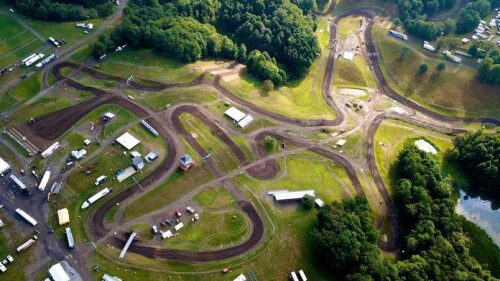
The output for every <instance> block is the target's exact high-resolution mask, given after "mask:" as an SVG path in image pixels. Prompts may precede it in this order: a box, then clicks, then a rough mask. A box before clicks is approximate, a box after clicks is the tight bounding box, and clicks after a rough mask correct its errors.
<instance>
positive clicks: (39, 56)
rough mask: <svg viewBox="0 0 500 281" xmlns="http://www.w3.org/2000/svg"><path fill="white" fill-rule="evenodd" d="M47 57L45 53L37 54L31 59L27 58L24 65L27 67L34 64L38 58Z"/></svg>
mask: <svg viewBox="0 0 500 281" xmlns="http://www.w3.org/2000/svg"><path fill="white" fill-rule="evenodd" d="M44 57H45V54H41V53H40V54H37V55H36V56H34V57H32V58H31V59H29V60H27V61H26V62H25V63H24V66H26V67H30V66H31V65H32V64H34V63H35V62H37V61H38V60H40V59H43V58H44Z"/></svg>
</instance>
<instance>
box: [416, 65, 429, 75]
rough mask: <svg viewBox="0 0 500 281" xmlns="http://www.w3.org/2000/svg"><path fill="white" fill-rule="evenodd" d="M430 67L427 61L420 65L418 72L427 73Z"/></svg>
mask: <svg viewBox="0 0 500 281" xmlns="http://www.w3.org/2000/svg"><path fill="white" fill-rule="evenodd" d="M428 68H429V67H428V66H427V64H425V63H424V64H421V65H420V66H419V68H418V73H420V74H424V73H426V72H427V69H428Z"/></svg>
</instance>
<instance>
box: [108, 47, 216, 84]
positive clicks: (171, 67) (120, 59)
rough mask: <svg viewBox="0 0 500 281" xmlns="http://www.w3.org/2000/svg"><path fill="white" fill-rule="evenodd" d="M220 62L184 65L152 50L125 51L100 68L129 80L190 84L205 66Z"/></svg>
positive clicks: (112, 57)
mask: <svg viewBox="0 0 500 281" xmlns="http://www.w3.org/2000/svg"><path fill="white" fill-rule="evenodd" d="M220 63H222V62H218V61H200V62H196V63H193V64H187V65H186V64H183V63H180V62H178V61H176V60H173V59H169V58H167V57H165V56H161V55H157V54H155V53H154V52H153V51H152V50H146V49H145V50H133V49H125V50H123V51H122V52H115V53H112V54H110V55H109V56H108V58H107V59H106V60H104V61H102V62H101V63H100V64H99V68H100V69H102V70H104V71H106V72H108V73H111V74H113V75H118V76H120V77H123V78H128V77H130V76H131V75H132V76H134V78H144V79H148V80H157V81H162V82H165V83H172V82H177V83H178V82H189V81H191V80H193V79H195V78H196V77H198V75H200V74H201V72H202V71H201V69H202V68H203V66H210V65H213V66H215V65H217V64H220Z"/></svg>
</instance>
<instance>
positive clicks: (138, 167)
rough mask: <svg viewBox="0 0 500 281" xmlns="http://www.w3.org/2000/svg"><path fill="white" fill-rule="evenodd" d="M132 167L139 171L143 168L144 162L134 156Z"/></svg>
mask: <svg viewBox="0 0 500 281" xmlns="http://www.w3.org/2000/svg"><path fill="white" fill-rule="evenodd" d="M132 165H134V168H135V169H136V170H137V171H139V170H142V169H143V168H144V161H142V158H141V157H140V156H136V157H134V158H132Z"/></svg>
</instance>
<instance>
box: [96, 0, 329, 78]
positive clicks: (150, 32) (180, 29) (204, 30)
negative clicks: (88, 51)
mask: <svg viewBox="0 0 500 281" xmlns="http://www.w3.org/2000/svg"><path fill="white" fill-rule="evenodd" d="M293 2H294V3H297V5H299V6H300V7H302V8H303V9H304V11H303V10H301V9H300V8H299V7H298V6H296V5H295V4H293ZM293 2H289V1H287V0H265V1H263V0H261V1H253V0H190V1H186V0H171V1H157V0H131V1H130V3H129V5H128V6H127V8H126V9H125V15H126V17H125V19H124V22H123V24H122V25H121V26H119V27H118V28H116V29H115V30H113V31H112V32H110V33H107V34H105V35H103V36H101V37H100V38H99V41H98V42H97V43H96V44H95V46H94V48H93V53H94V56H95V57H100V56H102V55H103V54H105V53H107V52H109V51H112V50H114V49H115V48H116V46H118V45H121V44H124V43H128V44H130V45H131V46H133V47H137V48H140V47H146V48H152V49H154V50H156V51H157V52H158V53H161V54H164V55H166V56H170V57H173V58H177V59H180V60H181V61H183V62H193V61H196V60H199V59H202V58H206V57H214V58H227V59H236V60H238V61H240V62H242V63H245V64H248V68H249V71H250V72H251V73H253V74H254V75H255V76H257V77H259V78H261V79H263V80H266V79H269V80H271V81H272V82H273V83H274V85H282V84H284V83H286V81H287V80H288V79H290V78H296V77H300V76H302V75H304V74H305V73H306V72H307V70H308V69H309V67H310V66H311V64H312V63H313V61H314V59H315V58H316V57H317V56H318V55H319V53H320V50H319V47H318V42H317V39H316V36H315V34H314V30H315V29H316V22H315V21H314V19H313V17H312V15H311V13H312V12H314V11H316V9H317V7H318V3H317V2H315V0H309V1H293ZM323 2H324V1H323ZM320 4H322V5H324V3H320Z"/></svg>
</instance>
